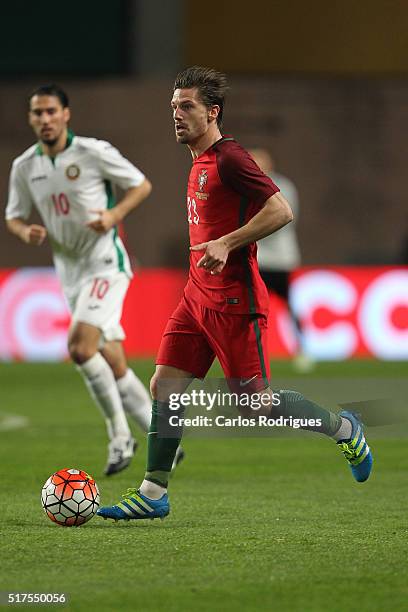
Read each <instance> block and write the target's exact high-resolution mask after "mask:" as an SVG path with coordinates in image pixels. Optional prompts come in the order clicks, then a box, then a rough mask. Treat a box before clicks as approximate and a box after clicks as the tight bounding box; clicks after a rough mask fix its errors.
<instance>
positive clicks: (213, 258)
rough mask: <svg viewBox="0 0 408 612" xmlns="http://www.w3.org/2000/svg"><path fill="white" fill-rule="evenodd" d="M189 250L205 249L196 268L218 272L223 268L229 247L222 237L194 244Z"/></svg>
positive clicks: (212, 272) (213, 272)
mask: <svg viewBox="0 0 408 612" xmlns="http://www.w3.org/2000/svg"><path fill="white" fill-rule="evenodd" d="M190 250H191V251H204V250H205V253H204V255H203V256H202V257H201V259H200V260H199V261H198V262H197V268H204V269H205V270H206V271H207V272H210V273H211V274H219V273H220V272H221V271H222V270H223V268H224V266H225V264H226V263H227V259H228V255H229V248H228V246H227V244H226V242H225V241H224V240H223V239H222V238H219V239H218V240H210V241H209V242H202V243H201V244H196V245H195V246H192V247H190Z"/></svg>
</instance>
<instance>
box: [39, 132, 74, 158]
mask: <svg viewBox="0 0 408 612" xmlns="http://www.w3.org/2000/svg"><path fill="white" fill-rule="evenodd" d="M67 140H68V128H65V129H64V130H63V131H62V132H61V134H60V136H59V137H58V140H57V141H56V142H55V143H54V144H53V145H48V144H46V143H45V142H42V143H41V149H42V152H43V153H44V155H48V156H49V157H55V156H56V155H58V153H61V151H63V150H64V149H65V147H66V146H67Z"/></svg>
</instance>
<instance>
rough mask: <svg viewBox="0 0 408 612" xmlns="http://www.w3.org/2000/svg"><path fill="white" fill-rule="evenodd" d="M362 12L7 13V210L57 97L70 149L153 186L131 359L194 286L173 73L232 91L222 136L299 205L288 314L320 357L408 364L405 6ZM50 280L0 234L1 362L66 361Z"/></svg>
mask: <svg viewBox="0 0 408 612" xmlns="http://www.w3.org/2000/svg"><path fill="white" fill-rule="evenodd" d="M367 7H368V4H367V3H365V2H363V3H355V2H353V1H352V0H345V1H344V2H341V3H331V4H327V3H326V2H324V1H323V0H315V2H312V3H310V4H307V5H305V4H303V3H301V2H289V3H285V2H269V1H268V0H258V1H257V2H255V4H254V6H253V10H250V11H249V10H248V6H247V3H245V2H244V1H243V0H237V1H236V2H231V1H228V0H225V1H222V2H220V3H218V5H217V7H216V8H215V9H214V10H208V11H207V10H203V7H202V6H201V4H199V3H196V2H187V1H183V0H174V1H172V2H171V3H170V2H161V1H159V0H138V1H136V0H116V1H115V2H111V1H109V0H99V1H98V2H97V1H96V0H87V2H85V3H83V2H79V1H78V0H73V1H72V2H71V3H70V4H69V10H68V9H67V7H66V6H65V5H56V6H53V8H52V14H50V13H47V15H46V16H44V15H43V14H42V12H41V11H39V10H38V7H36V6H35V5H34V4H29V3H26V2H22V0H17V1H16V2H14V3H9V4H7V5H5V7H4V8H3V9H2V13H3V14H2V23H3V35H2V37H1V40H0V50H1V53H0V78H1V97H0V116H1V132H2V138H1V141H0V164H1V167H2V168H3V171H2V173H1V175H0V191H1V193H2V194H3V201H5V198H6V193H7V177H8V170H9V168H10V164H11V161H12V159H13V158H14V157H15V156H17V155H18V154H20V152H22V151H23V150H24V149H25V148H26V147H27V146H29V144H31V143H32V141H33V136H32V133H31V130H30V128H29V127H28V125H27V122H26V111H27V95H28V93H29V92H30V90H31V89H32V88H33V87H35V86H37V85H38V84H40V83H43V82H49V81H56V82H58V83H60V84H61V85H62V86H63V87H64V88H65V89H66V90H67V91H68V93H69V95H70V99H71V108H72V113H73V117H72V121H71V126H72V128H73V129H74V131H75V132H76V133H78V134H81V135H86V136H95V137H98V138H103V139H107V140H109V141H111V142H112V143H114V144H115V145H116V146H118V148H119V149H120V150H121V151H122V152H123V153H124V154H125V155H126V156H127V157H129V159H130V160H132V161H133V162H134V163H135V164H136V165H137V166H139V167H140V168H141V169H142V170H143V171H144V172H145V173H146V174H147V176H148V177H149V178H150V179H151V181H152V182H153V186H154V191H153V194H152V196H151V197H150V199H149V200H148V202H147V203H146V204H144V205H143V206H142V207H141V209H140V210H139V211H137V212H136V213H134V214H133V215H131V216H130V217H129V219H128V220H127V221H126V230H125V231H126V241H127V246H128V248H129V250H130V252H131V254H132V257H133V260H134V263H135V266H136V269H137V273H136V277H135V280H134V282H133V287H132V291H131V294H130V296H129V299H128V302H127V305H126V309H125V315H124V317H125V324H126V325H127V328H128V336H129V337H128V344H127V350H128V352H129V354H130V355H131V356H147V355H150V356H153V355H154V353H155V350H156V348H157V343H158V341H159V338H160V333H161V330H162V328H163V326H164V323H165V321H166V318H167V316H168V314H169V312H170V311H171V310H172V308H173V306H174V304H175V303H176V302H177V300H178V297H179V295H180V290H181V287H182V284H183V282H184V278H185V270H186V266H187V264H188V257H187V256H188V248H187V247H188V242H187V240H188V237H187V227H186V223H185V208H184V197H185V195H184V192H185V184H186V177H187V174H188V171H189V165H190V164H189V153H188V151H187V150H186V148H185V147H179V146H177V145H176V144H175V141H174V137H173V128H172V121H171V114H170V110H169V100H170V93H171V88H172V82H173V78H174V76H175V74H176V73H177V71H178V70H179V69H180V68H182V67H184V66H186V65H190V64H202V65H213V66H215V67H217V68H218V69H221V70H225V71H226V72H227V73H228V76H229V80H230V85H231V91H230V95H229V99H228V101H227V109H226V120H225V125H224V129H225V132H226V133H232V134H233V135H234V136H235V137H236V138H237V139H238V140H239V141H240V142H241V143H242V144H243V145H244V146H246V147H255V146H257V147H259V146H262V147H268V148H269V149H270V150H271V151H272V152H273V154H274V156H275V159H276V161H277V165H278V167H279V169H280V171H281V172H282V173H283V174H287V175H288V176H290V177H291V178H292V179H293V180H294V182H295V184H296V186H297V188H298V190H299V193H300V201H301V214H300V217H299V223H298V235H299V238H300V243H301V249H302V254H303V263H304V264H305V266H307V268H306V269H304V270H302V271H299V274H298V275H297V278H296V279H295V280H294V285H293V299H294V304H295V308H296V309H297V312H298V314H299V316H300V317H301V318H302V319H303V321H304V328H305V341H306V344H307V346H308V347H309V351H310V353H312V354H313V355H314V356H315V357H316V359H335V360H339V359H347V358H352V357H370V356H374V357H377V358H383V359H406V358H407V357H408V295H407V291H408V282H407V274H408V272H407V268H406V264H407V263H408V223H407V213H406V147H405V139H406V138H405V135H406V133H407V129H408V113H407V108H408V80H407V70H408V54H407V53H406V31H407V27H408V12H407V10H406V5H405V3H404V2H403V1H402V0H390V1H389V2H385V1H383V0H373V2H370V3H369V17H368V15H367V14H366V11H367ZM22 11H23V13H24V16H25V17H24V20H22V19H21V14H22ZM51 263H52V262H51V256H50V251H49V249H48V248H40V249H35V248H30V247H28V246H25V245H23V244H22V243H20V242H18V241H17V240H16V239H15V238H14V237H13V236H11V235H9V234H8V233H7V232H6V231H5V229H4V226H3V232H2V239H1V241H0V359H6V360H7V359H37V360H38V359H40V360H43V359H45V360H52V359H61V358H64V357H65V356H66V353H65V348H64V344H65V334H66V328H67V324H68V318H67V312H66V310H65V306H64V303H63V300H62V298H61V296H60V293H59V288H58V285H57V283H56V282H55V281H54V280H53V273H52V272H50V271H49V270H45V269H44V267H47V266H50V265H51ZM26 266H30V267H35V268H36V269H35V270H33V269H30V270H29V271H27V270H25V269H24V267H26ZM309 266H310V267H309ZM16 270H18V272H16ZM322 271H325V272H326V274H322V273H321V272H322ZM28 279H29V280H28ZM163 287H165V288H166V291H165V295H163ZM141 288H142V289H143V290H142V291H140V289H141ZM158 292H160V298H161V299H160V303H159V305H157V303H158V300H157V299H156V297H157V296H158ZM140 295H143V296H144V298H143V301H142V300H141V298H140ZM147 296H148V297H147ZM152 304H155V306H154V309H153V310H152ZM273 305H274V308H273V309H272V313H273V314H272V316H271V332H270V334H271V336H270V348H271V354H272V356H274V357H279V358H282V357H283V358H285V357H287V356H288V355H289V354H290V353H291V351H292V350H293V344H294V341H293V338H292V335H291V330H290V326H289V325H288V321H287V319H286V313H285V311H284V309H282V307H281V305H280V304H279V302H274V304H273ZM140 320H143V321H144V326H143V330H141V329H140V325H139V321H140Z"/></svg>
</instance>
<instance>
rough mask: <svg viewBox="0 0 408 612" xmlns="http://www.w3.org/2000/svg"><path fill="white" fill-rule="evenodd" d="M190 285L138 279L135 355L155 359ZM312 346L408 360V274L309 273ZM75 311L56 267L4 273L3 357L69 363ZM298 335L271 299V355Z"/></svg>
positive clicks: (321, 355) (297, 289)
mask: <svg viewBox="0 0 408 612" xmlns="http://www.w3.org/2000/svg"><path fill="white" fill-rule="evenodd" d="M185 280H186V273H185V272H183V271H179V270H168V269H146V270H142V271H140V272H137V273H136V274H135V277H134V279H133V280H132V283H131V285H130V289H129V291H128V295H127V297H126V301H125V306H124V313H123V319H122V324H123V326H124V328H125V330H126V334H127V338H126V341H125V348H126V351H127V353H128V355H129V356H131V357H139V356H154V355H155V353H156V351H157V348H158V345H159V342H160V338H161V334H162V332H163V329H164V326H165V324H166V322H167V319H168V317H169V315H170V314H171V312H172V311H173V309H174V308H175V306H176V305H177V303H178V300H179V299H180V297H181V295H182V291H183V286H184V283H185ZM291 296H292V304H293V308H294V310H295V312H296V314H297V316H298V318H299V319H300V320H301V321H302V323H303V329H304V346H305V348H306V350H307V352H308V353H310V355H311V356H313V357H314V358H315V359H328V360H333V359H334V360H340V359H350V358H353V357H370V356H371V357H377V358H380V359H408V268H406V267H326V268H302V269H300V270H299V271H298V272H296V274H294V276H293V279H292V285H291ZM68 326H69V313H68V310H67V307H66V305H65V301H64V298H63V296H62V293H61V289H60V285H59V283H58V280H57V278H56V276H55V273H54V271H53V270H52V269H50V268H22V269H19V270H0V359H3V360H12V359H23V360H59V359H65V358H66V357H67V352H66V337H67V330H68ZM295 346H296V336H295V333H294V330H293V327H292V324H291V321H290V318H289V317H288V314H287V311H286V309H285V306H284V304H282V302H281V301H280V300H279V299H278V298H275V297H274V296H271V309H270V317H269V350H270V356H271V357H276V358H285V357H288V356H290V355H291V354H292V353H293V351H294V350H295Z"/></svg>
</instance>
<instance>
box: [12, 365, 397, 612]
mask: <svg viewBox="0 0 408 612" xmlns="http://www.w3.org/2000/svg"><path fill="white" fill-rule="evenodd" d="M132 365H133V367H134V369H135V370H136V371H137V372H138V373H139V375H140V376H141V377H142V378H143V380H145V381H146V382H147V380H148V377H149V375H150V374H151V373H152V371H153V365H152V363H151V362H148V361H141V362H134V363H133V364H132ZM273 371H274V372H275V374H276V373H277V374H278V375H281V376H290V375H291V373H292V371H291V367H290V364H285V363H277V364H274V366H273ZM407 373H408V367H407V364H392V363H391V364H383V363H378V362H351V363H346V364H321V365H319V367H318V368H317V370H316V372H315V373H314V374H313V376H320V377H333V376H344V377H355V376H360V375H362V374H364V375H365V376H368V377H370V376H372V377H373V380H374V379H378V378H380V377H392V378H393V380H395V378H401V379H403V378H404V377H405V378H406V375H407ZM0 402H1V404H0V452H1V492H2V494H1V500H2V505H1V508H2V512H1V533H2V535H1V542H2V544H1V557H2V560H1V584H0V590H3V591H18V592H37V593H50V592H51V593H57V592H66V593H68V596H69V604H68V605H67V606H66V609H70V610H98V611H99V610H112V611H113V610H115V611H122V610H140V611H160V610H166V612H184V611H186V612H190V611H193V610H194V611H198V612H200V611H202V612H212V611H216V610H223V611H224V612H225V611H229V610H238V611H246V610H251V611H252V610H253V611H255V610H256V611H258V610H274V611H277V612H281V611H284V612H286V611H288V612H294V611H299V612H305V611H312V612H318V611H330V612H336V611H339V612H340V611H341V612H344V610H350V609H355V610H358V611H359V612H365V611H367V612H373V611H377V610H378V611H383V610H392V611H393V612H396V611H399V610H401V611H402V610H406V609H407V601H408V570H407V568H408V565H407V562H406V559H407V541H408V522H407V516H408V495H407V485H408V477H407V476H408V474H407V472H408V470H407V468H408V465H407V464H408V454H407V441H408V438H407V437H406V433H404V430H401V431H400V432H399V430H398V429H397V430H396V431H395V432H394V434H393V435H389V434H388V435H384V436H382V434H381V428H378V429H379V431H377V433H375V432H374V435H373V437H372V439H369V442H370V445H371V447H372V449H373V452H374V457H375V467H374V471H373V474H372V477H371V478H370V480H369V481H368V482H367V483H365V484H363V485H360V484H357V483H355V482H354V481H353V479H352V478H351V475H350V473H349V468H348V466H347V465H346V462H345V460H344V459H343V457H342V456H341V454H340V453H339V451H338V449H336V447H335V445H334V443H333V442H332V441H330V440H327V439H324V438H320V437H318V436H316V435H310V437H309V436H301V437H296V438H293V439H292V438H282V437H277V438H263V439H253V438H251V439H242V438H228V439H216V440H215V439H208V438H195V439H193V438H190V439H186V440H185V448H186V453H187V458H186V461H185V463H184V464H182V465H181V466H180V469H179V471H178V473H177V474H176V475H175V476H174V478H173V479H172V482H171V490H170V492H171V506H172V511H171V514H170V516H169V517H168V518H167V519H166V520H165V521H146V522H144V521H137V522H136V521H134V522H129V523H123V524H122V523H118V524H115V523H113V522H111V521H103V520H101V519H99V518H96V517H95V518H94V519H93V520H92V521H90V522H89V523H88V524H87V525H85V526H83V527H80V528H62V527H59V526H57V525H54V524H53V523H51V521H49V520H48V518H47V517H46V516H45V514H44V513H43V510H42V508H41V505H40V490H41V487H42V485H43V483H44V481H45V480H46V479H47V477H48V476H49V475H50V474H51V473H52V472H54V471H56V470H57V469H60V468H63V467H79V468H81V469H84V470H86V471H88V472H89V473H91V474H92V475H93V476H94V478H95V479H96V481H97V482H98V485H99V488H100V491H101V499H102V504H104V505H106V504H110V503H112V502H115V501H117V500H118V499H119V497H120V494H121V493H123V492H124V491H125V490H126V488H127V487H128V486H136V485H137V484H138V483H139V482H140V479H141V477H142V474H143V471H144V461H145V442H144V440H143V439H142V436H141V435H138V437H139V440H140V441H141V443H140V448H139V451H138V453H137V455H136V457H135V460H134V462H133V463H132V465H131V467H130V468H129V469H127V470H125V471H124V472H122V473H121V474H119V475H117V476H114V477H112V478H111V479H108V478H106V477H103V476H102V475H101V474H102V470H103V467H104V462H105V458H106V439H105V430H104V424H103V421H102V419H101V418H100V416H99V414H98V411H97V409H96V408H95V407H94V406H93V404H92V402H91V400H90V399H89V397H88V395H87V393H86V390H85V387H84V385H83V383H82V381H81V379H80V377H79V375H78V374H77V373H76V372H75V369H74V368H73V367H72V366H71V365H70V364H0ZM5 415H20V416H25V417H26V418H27V419H28V422H27V424H26V426H24V427H22V428H19V429H10V430H6V426H7V422H9V421H7V419H5ZM135 433H136V430H135ZM50 607H51V606H50ZM58 607H61V606H58ZM52 608H53V609H57V607H52Z"/></svg>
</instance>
